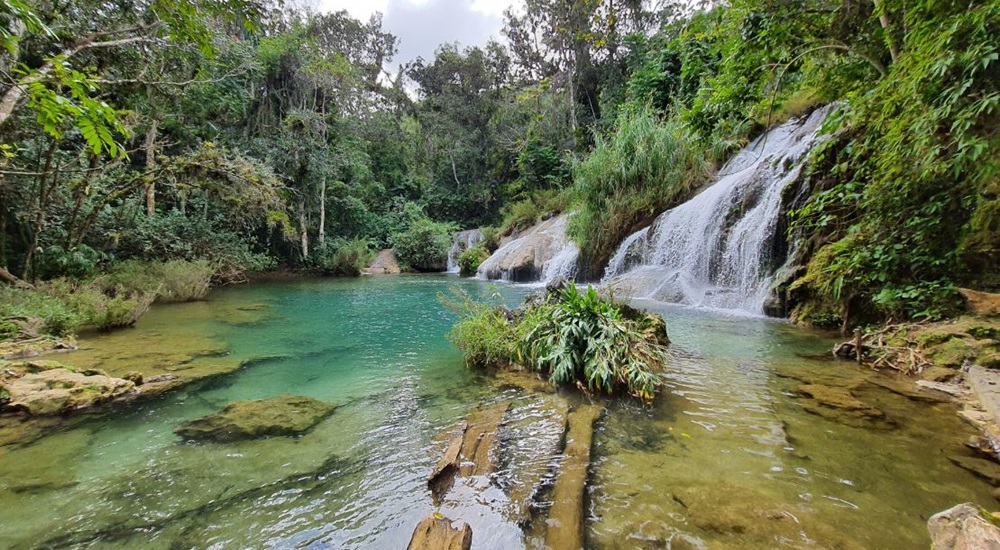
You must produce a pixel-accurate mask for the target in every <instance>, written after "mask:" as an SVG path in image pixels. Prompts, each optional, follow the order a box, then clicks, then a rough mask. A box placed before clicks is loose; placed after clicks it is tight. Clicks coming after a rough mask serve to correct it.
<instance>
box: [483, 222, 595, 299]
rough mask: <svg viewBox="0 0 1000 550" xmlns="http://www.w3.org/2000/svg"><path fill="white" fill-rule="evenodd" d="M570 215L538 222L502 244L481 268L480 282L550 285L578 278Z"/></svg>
mask: <svg viewBox="0 0 1000 550" xmlns="http://www.w3.org/2000/svg"><path fill="white" fill-rule="evenodd" d="M569 217H570V216H569V215H568V214H562V215H559V216H555V217H552V218H549V219H547V220H544V221H542V222H541V223H538V224H536V225H534V226H532V227H531V228H529V229H527V230H525V231H524V232H522V233H521V234H519V235H518V236H517V237H516V238H513V239H510V240H508V241H506V242H504V243H503V244H502V246H500V248H498V249H497V250H496V252H494V253H493V254H492V255H491V256H490V257H489V258H487V259H486V261H484V262H483V263H482V264H481V265H480V266H479V272H478V273H477V277H479V278H480V279H493V280H496V279H500V280H505V281H514V282H519V283H529V282H536V281H542V282H548V281H552V280H554V279H556V278H558V277H563V278H566V279H571V278H573V276H574V275H576V270H577V260H578V259H579V257H580V249H579V248H578V247H577V246H576V244H574V243H573V241H571V240H570V239H569V238H568V237H567V236H566V227H567V225H568V223H569Z"/></svg>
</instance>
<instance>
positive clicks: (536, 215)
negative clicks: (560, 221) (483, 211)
mask: <svg viewBox="0 0 1000 550" xmlns="http://www.w3.org/2000/svg"><path fill="white" fill-rule="evenodd" d="M570 198H571V194H570V192H569V191H568V190H558V189H546V190H542V191H536V192H534V193H532V194H531V195H530V196H529V197H528V198H526V199H523V200H520V201H517V202H513V203H510V204H508V205H507V206H505V207H504V209H503V221H502V222H500V228H499V234H500V235H511V234H513V233H516V232H518V231H523V230H525V229H527V228H529V227H531V226H532V225H535V224H536V223H537V222H538V220H539V219H540V218H542V217H543V216H546V215H549V214H558V213H560V212H563V211H565V210H566V209H568V208H569V204H570Z"/></svg>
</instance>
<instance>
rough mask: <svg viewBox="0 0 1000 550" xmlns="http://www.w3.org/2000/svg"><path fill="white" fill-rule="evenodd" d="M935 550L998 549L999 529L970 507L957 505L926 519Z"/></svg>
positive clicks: (970, 505) (993, 521)
mask: <svg viewBox="0 0 1000 550" xmlns="http://www.w3.org/2000/svg"><path fill="white" fill-rule="evenodd" d="M927 530H928V531H929V532H930V535H931V539H932V541H933V542H932V543H931V547H932V548H933V549H934V550H1000V528H998V527H997V526H996V525H995V520H989V519H987V518H985V517H984V516H983V514H982V513H981V512H980V511H979V509H978V508H976V507H975V506H974V505H972V504H968V503H966V504H959V505H958V506H955V507H953V508H949V509H948V510H945V511H944V512H940V513H938V514H935V515H934V516H932V517H931V519H929V520H927Z"/></svg>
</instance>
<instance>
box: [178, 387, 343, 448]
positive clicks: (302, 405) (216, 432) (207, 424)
mask: <svg viewBox="0 0 1000 550" xmlns="http://www.w3.org/2000/svg"><path fill="white" fill-rule="evenodd" d="M336 408H337V406H336V405H334V404H332V403H325V402H323V401H319V400H316V399H312V398H310V397H300V396H294V395H279V396H277V397H272V398H270V399H260V400H250V401H235V402H233V403H230V404H228V405H226V406H225V407H224V408H223V409H222V410H221V411H219V412H217V413H215V414H210V415H208V416H206V417H203V418H199V419H197V420H192V421H190V422H187V423H185V424H184V425H183V426H181V427H180V428H178V429H177V430H175V431H174V432H175V433H176V434H177V435H179V436H181V437H183V438H184V439H188V440H195V441H215V442H229V441H240V440H245V439H256V438H259V437H268V436H293V435H300V434H303V433H306V432H308V431H309V430H310V429H312V427H313V426H315V425H316V424H319V422H320V421H321V420H323V419H324V418H326V417H328V416H330V415H331V414H333V411H334V410H335V409H336Z"/></svg>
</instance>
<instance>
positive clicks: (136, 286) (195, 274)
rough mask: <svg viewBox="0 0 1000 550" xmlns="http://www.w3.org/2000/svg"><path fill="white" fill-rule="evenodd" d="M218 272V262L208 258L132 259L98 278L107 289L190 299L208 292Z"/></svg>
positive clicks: (172, 299)
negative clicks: (160, 260)
mask: <svg viewBox="0 0 1000 550" xmlns="http://www.w3.org/2000/svg"><path fill="white" fill-rule="evenodd" d="M215 272H216V265H215V264H212V263H211V262H209V261H207V260H195V261H184V260H172V261H169V262H142V261H138V260H129V261H127V262H122V263H119V264H117V265H115V266H114V267H112V268H111V269H110V270H109V271H108V272H107V273H106V274H105V275H103V276H101V277H99V280H101V281H103V285H104V286H105V288H118V289H122V290H123V291H125V292H142V293H146V294H152V295H153V296H154V297H155V299H156V301H157V302H165V303H175V302H190V301H194V300H202V299H204V298H205V296H207V295H208V291H209V290H211V286H212V277H213V276H214V275H215Z"/></svg>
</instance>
